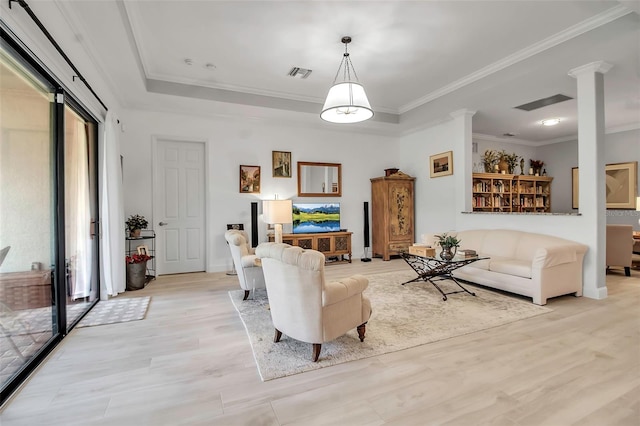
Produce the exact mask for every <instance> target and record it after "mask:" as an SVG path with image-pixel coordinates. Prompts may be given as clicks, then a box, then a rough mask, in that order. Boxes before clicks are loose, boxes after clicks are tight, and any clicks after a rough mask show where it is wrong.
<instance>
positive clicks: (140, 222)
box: [124, 214, 149, 232]
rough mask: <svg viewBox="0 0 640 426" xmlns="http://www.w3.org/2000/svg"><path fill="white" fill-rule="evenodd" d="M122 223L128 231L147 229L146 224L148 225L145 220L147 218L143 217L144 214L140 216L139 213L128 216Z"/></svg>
mask: <svg viewBox="0 0 640 426" xmlns="http://www.w3.org/2000/svg"><path fill="white" fill-rule="evenodd" d="M124 224H125V225H127V230H128V231H129V232H131V231H133V230H134V229H147V226H149V222H147V219H145V218H144V216H140V215H139V214H134V215H131V216H129V219H127V221H126V222H125V223H124Z"/></svg>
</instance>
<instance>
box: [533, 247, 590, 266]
mask: <svg viewBox="0 0 640 426" xmlns="http://www.w3.org/2000/svg"><path fill="white" fill-rule="evenodd" d="M584 252H586V246H585V247H583V246H581V245H577V244H567V245H558V246H551V247H544V248H539V249H538V250H536V252H535V254H534V255H533V261H532V264H531V266H532V267H533V268H537V269H544V268H551V267H553V266H557V265H562V264H565V263H572V262H575V261H576V260H578V257H579V255H580V256H581V255H583V254H584Z"/></svg>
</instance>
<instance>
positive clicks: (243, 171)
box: [240, 166, 260, 194]
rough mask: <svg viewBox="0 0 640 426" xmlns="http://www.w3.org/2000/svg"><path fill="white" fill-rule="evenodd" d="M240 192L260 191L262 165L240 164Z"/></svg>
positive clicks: (251, 192) (255, 192)
mask: <svg viewBox="0 0 640 426" xmlns="http://www.w3.org/2000/svg"><path fill="white" fill-rule="evenodd" d="M240 193H241V194H259V193H260V166H240Z"/></svg>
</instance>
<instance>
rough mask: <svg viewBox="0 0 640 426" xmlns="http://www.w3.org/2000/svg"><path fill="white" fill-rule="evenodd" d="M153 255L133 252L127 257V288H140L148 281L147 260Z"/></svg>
mask: <svg viewBox="0 0 640 426" xmlns="http://www.w3.org/2000/svg"><path fill="white" fill-rule="evenodd" d="M149 259H151V256H148V255H146V254H132V255H131V256H126V257H125V262H126V263H127V290H140V289H141V288H144V285H145V284H146V282H147V261H148V260H149Z"/></svg>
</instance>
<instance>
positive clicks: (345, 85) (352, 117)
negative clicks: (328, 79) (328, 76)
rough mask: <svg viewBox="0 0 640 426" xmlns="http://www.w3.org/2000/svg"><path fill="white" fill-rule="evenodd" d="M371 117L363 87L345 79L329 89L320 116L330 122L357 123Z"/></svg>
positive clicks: (369, 105)
mask: <svg viewBox="0 0 640 426" xmlns="http://www.w3.org/2000/svg"><path fill="white" fill-rule="evenodd" d="M371 117H373V110H372V109H371V104H369V99H367V94H366V93H365V92H364V87H362V85H361V84H359V83H354V82H351V81H345V82H342V83H336V84H334V85H333V86H331V89H329V94H327V100H326V101H325V102H324V106H323V107H322V113H321V114H320V118H322V119H323V120H325V121H329V122H331V123H357V122H359V121H365V120H368V119H370V118H371Z"/></svg>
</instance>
